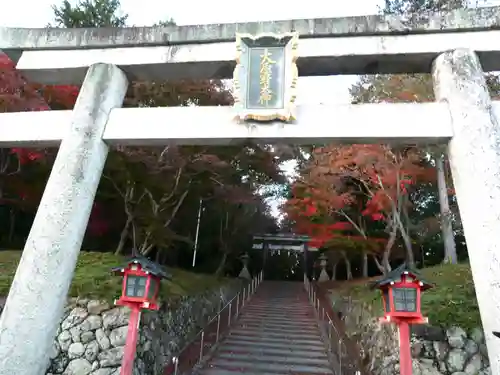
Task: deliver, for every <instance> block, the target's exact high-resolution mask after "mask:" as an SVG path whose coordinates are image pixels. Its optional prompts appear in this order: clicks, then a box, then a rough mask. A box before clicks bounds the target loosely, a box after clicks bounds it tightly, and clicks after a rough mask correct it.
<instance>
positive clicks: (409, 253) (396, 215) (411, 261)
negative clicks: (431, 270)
mask: <svg viewBox="0 0 500 375" xmlns="http://www.w3.org/2000/svg"><path fill="white" fill-rule="evenodd" d="M392 216H393V220H394V222H395V225H396V230H397V227H399V231H400V232H401V237H402V238H403V242H404V245H405V250H406V262H407V264H408V265H409V266H410V267H413V266H415V257H414V256H413V248H412V244H411V238H410V236H409V234H408V231H407V229H406V228H405V226H404V224H403V221H402V220H401V215H400V211H399V210H398V208H396V207H395V206H393V214H392ZM396 233H397V232H396ZM394 240H395V238H394ZM391 247H392V246H391Z"/></svg>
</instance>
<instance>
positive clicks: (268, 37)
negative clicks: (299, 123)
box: [234, 32, 299, 121]
mask: <svg viewBox="0 0 500 375" xmlns="http://www.w3.org/2000/svg"><path fill="white" fill-rule="evenodd" d="M298 40H299V37H298V34H297V33H295V32H291V33H285V34H271V33H266V34H259V35H257V36H253V35H250V34H236V50H237V55H236V68H235V69H234V108H235V110H236V112H237V115H236V118H237V119H238V120H239V121H244V120H255V121H273V120H281V121H293V120H295V118H296V116H295V98H296V88H297V80H298V76H299V74H298V69H297V65H296V61H297V56H298V54H297V47H298Z"/></svg>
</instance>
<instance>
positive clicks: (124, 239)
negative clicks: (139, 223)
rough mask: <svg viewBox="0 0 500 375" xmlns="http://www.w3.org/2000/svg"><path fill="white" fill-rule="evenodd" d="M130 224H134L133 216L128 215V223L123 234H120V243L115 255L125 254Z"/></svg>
mask: <svg viewBox="0 0 500 375" xmlns="http://www.w3.org/2000/svg"><path fill="white" fill-rule="evenodd" d="M130 224H132V216H131V215H128V216H127V221H126V222H125V225H124V226H123V229H122V232H121V233H120V241H119V242H118V246H117V247H116V250H115V255H120V254H121V253H122V252H123V249H124V248H125V243H126V242H127V238H128V231H129V228H130Z"/></svg>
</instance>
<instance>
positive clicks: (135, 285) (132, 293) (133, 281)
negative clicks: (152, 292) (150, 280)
mask: <svg viewBox="0 0 500 375" xmlns="http://www.w3.org/2000/svg"><path fill="white" fill-rule="evenodd" d="M146 281H147V277H146V276H136V275H128V276H127V290H126V292H125V295H126V296H127V297H144V296H145V294H146Z"/></svg>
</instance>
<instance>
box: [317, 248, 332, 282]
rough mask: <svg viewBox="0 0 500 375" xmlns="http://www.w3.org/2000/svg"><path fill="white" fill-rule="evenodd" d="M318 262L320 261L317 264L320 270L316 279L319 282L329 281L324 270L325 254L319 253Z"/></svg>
mask: <svg viewBox="0 0 500 375" xmlns="http://www.w3.org/2000/svg"><path fill="white" fill-rule="evenodd" d="M319 262H320V263H319V264H320V266H321V272H320V274H319V278H318V281H319V282H320V283H321V282H323V281H329V280H330V276H328V273H327V272H326V264H327V259H326V256H325V254H321V256H320V257H319Z"/></svg>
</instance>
